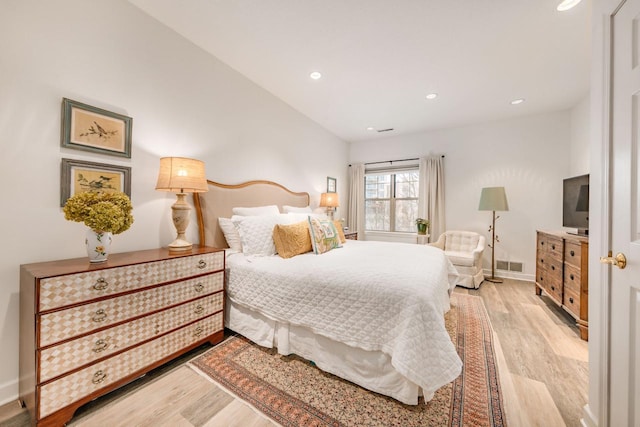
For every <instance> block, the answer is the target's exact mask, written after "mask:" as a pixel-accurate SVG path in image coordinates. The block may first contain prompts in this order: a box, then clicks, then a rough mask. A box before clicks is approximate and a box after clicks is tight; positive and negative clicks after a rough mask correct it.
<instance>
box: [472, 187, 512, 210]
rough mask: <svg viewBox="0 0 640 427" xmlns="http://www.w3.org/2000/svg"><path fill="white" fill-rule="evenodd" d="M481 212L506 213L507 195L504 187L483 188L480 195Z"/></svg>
mask: <svg viewBox="0 0 640 427" xmlns="http://www.w3.org/2000/svg"><path fill="white" fill-rule="evenodd" d="M478 210H481V211H508V210H509V204H508V203H507V194H506V193H505V191H504V187H485V188H483V189H482V193H481V194H480V206H479V207H478Z"/></svg>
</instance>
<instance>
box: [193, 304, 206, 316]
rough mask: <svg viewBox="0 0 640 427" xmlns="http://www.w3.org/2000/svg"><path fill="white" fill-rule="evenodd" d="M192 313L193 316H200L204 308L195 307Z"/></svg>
mask: <svg viewBox="0 0 640 427" xmlns="http://www.w3.org/2000/svg"><path fill="white" fill-rule="evenodd" d="M193 312H194V313H195V314H202V312H204V307H203V306H201V305H198V306H197V307H196V309H195V310H193Z"/></svg>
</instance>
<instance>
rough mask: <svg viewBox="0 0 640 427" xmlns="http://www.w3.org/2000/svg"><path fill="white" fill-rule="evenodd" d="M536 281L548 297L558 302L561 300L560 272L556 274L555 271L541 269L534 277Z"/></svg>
mask: <svg viewBox="0 0 640 427" xmlns="http://www.w3.org/2000/svg"><path fill="white" fill-rule="evenodd" d="M536 282H538V284H539V285H540V286H542V288H543V289H544V290H545V292H546V293H547V294H548V295H549V296H550V297H552V298H553V299H555V300H556V301H557V302H558V303H561V302H562V274H557V273H556V272H555V271H554V272H552V273H550V272H549V271H548V270H546V269H542V270H541V271H540V272H539V273H538V277H536Z"/></svg>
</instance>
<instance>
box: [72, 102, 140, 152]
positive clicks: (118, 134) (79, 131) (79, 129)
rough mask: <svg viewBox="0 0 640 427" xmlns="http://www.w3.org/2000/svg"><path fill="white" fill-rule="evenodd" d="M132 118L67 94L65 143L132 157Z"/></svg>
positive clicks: (94, 150) (87, 149)
mask: <svg viewBox="0 0 640 427" xmlns="http://www.w3.org/2000/svg"><path fill="white" fill-rule="evenodd" d="M132 122H133V119H132V118H131V117H127V116H124V115H122V114H118V113H113V112H111V111H107V110H103V109H102V108H97V107H92V106H90V105H87V104H83V103H81V102H77V101H72V100H71V99H67V98H63V99H62V135H61V145H62V147H65V148H74V149H76V150H85V151H92V152H94V153H102V154H109V155H111V156H119V157H127V158H131V125H132Z"/></svg>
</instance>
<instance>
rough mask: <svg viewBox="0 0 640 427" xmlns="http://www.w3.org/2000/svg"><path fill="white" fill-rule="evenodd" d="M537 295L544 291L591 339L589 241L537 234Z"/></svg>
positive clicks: (587, 337) (562, 235) (564, 235)
mask: <svg viewBox="0 0 640 427" xmlns="http://www.w3.org/2000/svg"><path fill="white" fill-rule="evenodd" d="M537 242H538V246H537V250H536V294H537V295H541V294H542V291H545V293H546V294H547V295H548V296H549V297H550V298H551V299H552V300H553V301H554V302H555V303H556V304H558V305H560V306H562V307H563V308H564V309H565V310H566V311H567V312H568V313H569V314H570V315H571V316H573V318H575V319H576V324H577V325H578V328H579V329H580V337H581V338H582V339H584V340H586V339H589V240H588V238H587V237H583V236H576V235H573V234H568V233H563V232H549V231H538V238H537Z"/></svg>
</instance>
